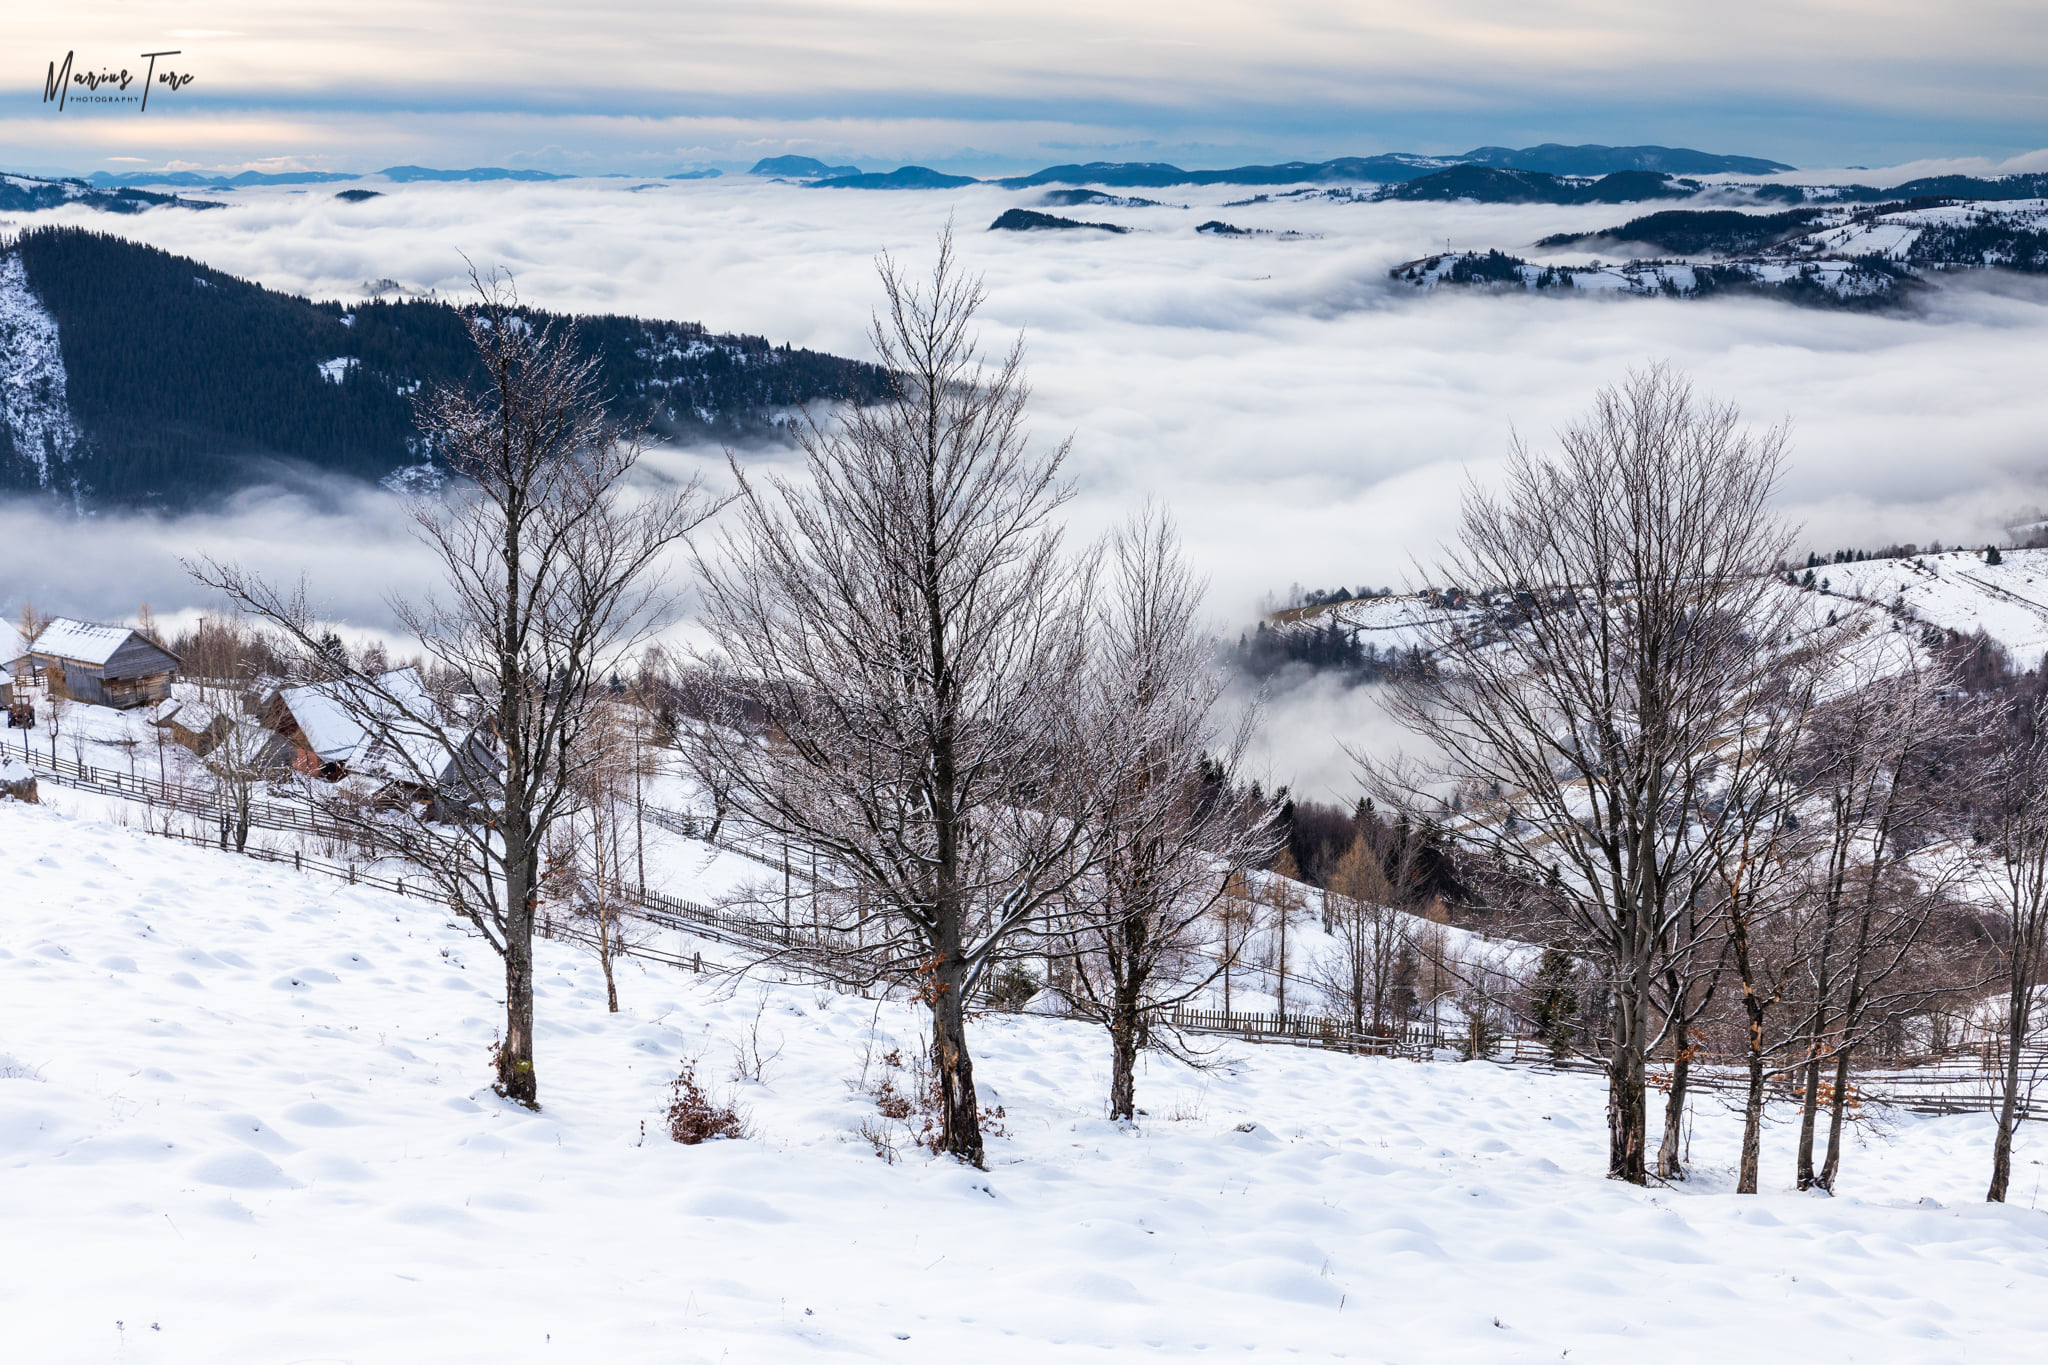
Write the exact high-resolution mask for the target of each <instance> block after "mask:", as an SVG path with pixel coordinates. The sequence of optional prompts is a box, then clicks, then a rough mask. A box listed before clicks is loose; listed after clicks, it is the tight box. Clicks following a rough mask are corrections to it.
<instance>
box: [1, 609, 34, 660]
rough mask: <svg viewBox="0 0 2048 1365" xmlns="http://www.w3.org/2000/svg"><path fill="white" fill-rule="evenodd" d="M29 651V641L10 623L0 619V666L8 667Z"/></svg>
mask: <svg viewBox="0 0 2048 1365" xmlns="http://www.w3.org/2000/svg"><path fill="white" fill-rule="evenodd" d="M27 653H28V641H27V640H25V639H23V638H22V635H21V632H20V631H18V630H16V629H15V628H14V627H13V626H12V625H11V624H10V623H8V622H6V621H0V668H6V667H7V666H8V665H9V664H12V663H13V662H14V661H15V660H17V659H19V658H22V657H23V656H24V655H26V654H27Z"/></svg>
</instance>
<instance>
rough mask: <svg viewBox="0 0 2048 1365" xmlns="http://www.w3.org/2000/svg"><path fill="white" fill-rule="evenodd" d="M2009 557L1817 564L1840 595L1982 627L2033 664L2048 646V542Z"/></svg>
mask: <svg viewBox="0 0 2048 1365" xmlns="http://www.w3.org/2000/svg"><path fill="white" fill-rule="evenodd" d="M2002 560H2003V562H2002V563H1998V564H1986V563H1985V562H1984V556H1983V553H1982V552H1981V551H1975V550H1951V551H1948V552H1946V553H1943V554H1938V555H1935V554H1928V555H1918V556H1915V557H1913V558H1911V559H1866V560H1862V561H1860V562H1858V563H1854V564H1824V565H1821V566H1820V567H1818V568H1816V569H1815V570H1814V571H1813V572H1814V575H1815V577H1816V579H1817V580H1818V579H1825V580H1826V581H1827V584H1828V591H1829V592H1830V593H1832V594H1834V595H1836V596H1842V597H1850V598H1855V599H1859V600H1861V601H1863V602H1867V603H1870V604H1872V605H1875V606H1880V607H1886V608H1889V607H1892V606H1894V605H1896V606H1898V607H1900V608H1902V609H1903V611H1904V612H1905V614H1906V615H1907V617H1908V618H1909V619H1911V620H1915V621H1920V622H1924V623H1926V624H1928V625H1933V626H1938V627H1940V628H1941V629H1943V630H1954V631H1959V632H1961V633H1962V634H1964V635H1970V634H1974V633H1975V632H1977V631H1979V630H1982V631H1983V632H1984V633H1985V634H1986V635H1988V636H1990V637H1991V638H1992V639H1994V640H1996V641H1998V642H1999V643H2000V644H2001V645H2004V646H2005V648H2006V650H2007V651H2008V652H2010V653H2011V655H2012V657H2013V661H2014V662H2015V663H2016V664H2018V665H2019V666H2020V667H2022V668H2031V667H2032V666H2034V665H2035V664H2037V663H2039V662H2040V661H2041V655H2042V653H2043V651H2048V550H2007V551H2005V552H2004V554H2003V556H2002Z"/></svg>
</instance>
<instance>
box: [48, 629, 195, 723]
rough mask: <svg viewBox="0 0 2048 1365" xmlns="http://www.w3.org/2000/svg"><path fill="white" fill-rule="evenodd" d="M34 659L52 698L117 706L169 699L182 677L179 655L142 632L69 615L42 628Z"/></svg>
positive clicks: (124, 706)
mask: <svg viewBox="0 0 2048 1365" xmlns="http://www.w3.org/2000/svg"><path fill="white" fill-rule="evenodd" d="M29 659H30V661H31V663H32V664H33V666H34V668H35V670H36V671H37V672H38V673H39V674H41V675H42V677H43V680H44V682H45V683H46V684H47V685H48V687H49V689H50V695H51V696H52V697H65V698H69V699H70V700H72V701H76V702H84V703H86V704H87V705H90V706H111V707H114V708H116V709H117V710H127V709H129V708H131V707H136V706H144V705H147V704H148V703H150V702H153V701H163V700H165V699H166V698H168V697H169V696H170V695H171V684H172V683H173V682H175V681H176V680H177V676H178V656H177V655H175V654H173V653H171V652H170V651H169V650H167V649H165V648H164V647H163V646H161V645H159V644H156V643H154V642H152V641H151V640H150V639H149V638H148V637H147V636H145V635H144V634H143V633H142V632H141V631H139V630H135V629H133V628H131V627H129V626H103V625H98V624H96V623H94V622H91V621H73V620H69V619H67V618H64V617H59V618H58V619H56V620H54V621H52V622H50V623H49V624H48V625H46V626H44V627H43V629H42V632H41V633H40V634H38V635H37V636H36V638H35V642H34V643H33V644H32V645H30V646H29Z"/></svg>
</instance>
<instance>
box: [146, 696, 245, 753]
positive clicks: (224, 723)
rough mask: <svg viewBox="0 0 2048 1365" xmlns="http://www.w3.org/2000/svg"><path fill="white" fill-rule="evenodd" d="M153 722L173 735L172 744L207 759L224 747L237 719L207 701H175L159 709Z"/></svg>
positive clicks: (158, 727)
mask: <svg viewBox="0 0 2048 1365" xmlns="http://www.w3.org/2000/svg"><path fill="white" fill-rule="evenodd" d="M149 723H150V724H151V725H154V726H155V727H156V728H157V729H159V730H162V731H164V732H165V733H166V734H168V735H169V736H170V737H171V743H173V744H175V745H177V746H178V747H179V748H181V749H189V750H191V751H192V753H193V754H194V755H195V756H196V757H199V758H205V757H206V756H207V755H208V754H210V753H212V752H213V751H214V750H215V749H218V748H219V747H220V743H221V741H222V740H224V739H226V738H227V737H228V734H229V732H230V731H232V730H233V729H234V724H235V723H234V721H232V720H230V719H229V718H228V717H226V716H224V715H222V714H220V713H219V712H218V711H216V710H214V709H213V708H212V707H211V706H208V705H206V704H205V703H204V702H197V701H173V702H171V703H169V704H168V705H166V706H163V707H161V708H159V709H158V711H157V713H156V715H155V716H154V717H153V718H151V720H150V722H149Z"/></svg>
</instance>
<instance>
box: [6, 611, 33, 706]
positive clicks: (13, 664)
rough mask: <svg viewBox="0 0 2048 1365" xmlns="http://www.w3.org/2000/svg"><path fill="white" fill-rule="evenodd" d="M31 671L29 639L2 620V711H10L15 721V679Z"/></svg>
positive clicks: (25, 675)
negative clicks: (22, 636)
mask: <svg viewBox="0 0 2048 1365" xmlns="http://www.w3.org/2000/svg"><path fill="white" fill-rule="evenodd" d="M28 671H29V661H28V641H26V640H24V639H22V638H21V632H20V631H18V630H16V629H15V628H14V627H13V626H11V625H9V624H8V623H7V622H5V621H0V711H6V712H8V713H9V715H8V720H9V723H10V724H11V723H12V722H13V708H14V681H15V678H16V676H17V675H20V676H21V677H24V678H25V677H27V675H28Z"/></svg>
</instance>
